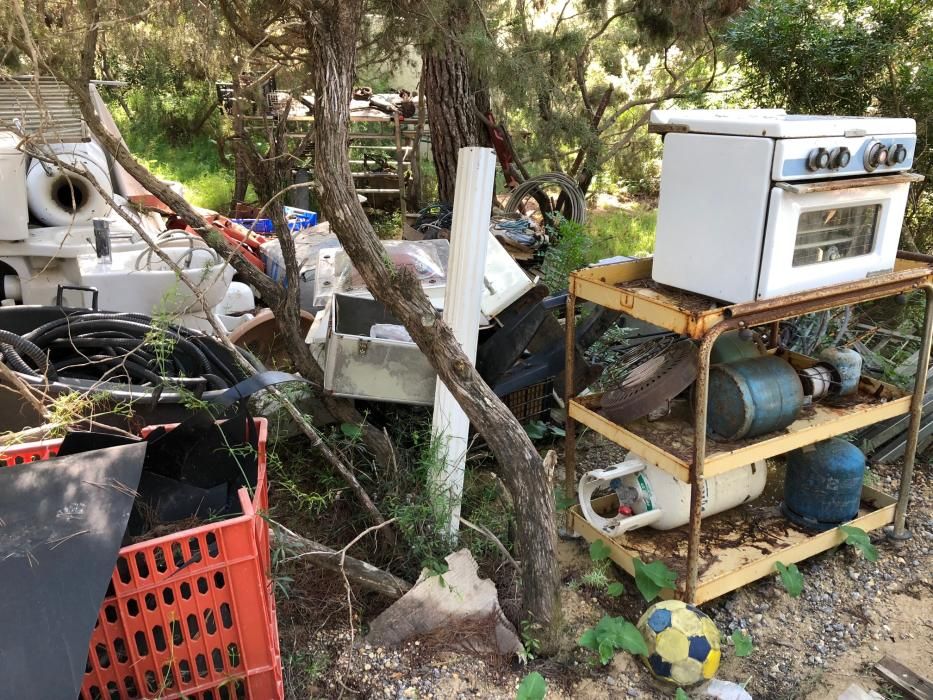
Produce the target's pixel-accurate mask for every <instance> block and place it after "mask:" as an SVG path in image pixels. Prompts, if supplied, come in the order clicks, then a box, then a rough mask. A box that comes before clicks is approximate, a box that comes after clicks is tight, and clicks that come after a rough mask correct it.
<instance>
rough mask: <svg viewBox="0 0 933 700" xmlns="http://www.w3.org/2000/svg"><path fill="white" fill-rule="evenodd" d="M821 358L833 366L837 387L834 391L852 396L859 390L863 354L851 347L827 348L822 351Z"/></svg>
mask: <svg viewBox="0 0 933 700" xmlns="http://www.w3.org/2000/svg"><path fill="white" fill-rule="evenodd" d="M820 359H821V360H823V361H824V362H826V363H827V364H828V365H830V366H831V367H832V368H833V380H834V381H835V387H834V391H833V392H832V393H834V394H837V395H839V396H850V395H852V394H855V393H857V392H858V383H859V379H861V376H862V356H861V355H859V354H858V352H856V351H855V350H852V349H851V348H826V349H825V350H823V352H821V353H820Z"/></svg>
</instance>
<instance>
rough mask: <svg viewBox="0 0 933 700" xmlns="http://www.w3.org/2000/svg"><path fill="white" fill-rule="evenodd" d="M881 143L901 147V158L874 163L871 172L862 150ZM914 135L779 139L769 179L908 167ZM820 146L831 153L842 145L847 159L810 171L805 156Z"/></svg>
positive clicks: (879, 172) (876, 172)
mask: <svg viewBox="0 0 933 700" xmlns="http://www.w3.org/2000/svg"><path fill="white" fill-rule="evenodd" d="M875 143H881V144H882V145H883V146H884V147H885V148H887V149H888V150H889V151H891V150H892V149H893V148H894V147H895V146H898V145H900V146H903V147H904V153H905V156H904V160H902V161H901V162H900V163H884V164H881V165H878V166H877V167H876V168H875V169H874V170H873V171H869V170H868V169H867V168H866V166H865V151H866V150H867V149H869V148H870V147H871V146H872V145H873V144H875ZM916 144H917V137H916V135H914V134H892V135H887V136H877V137H875V136H859V137H850V138H845V137H839V136H837V137H820V138H812V139H781V140H779V141H777V142H776V143H775V146H774V165H773V166H772V168H771V179H773V180H776V181H783V182H792V181H797V180H813V179H815V178H819V179H820V180H825V179H830V178H834V177H851V176H854V175H865V174H867V173H869V172H871V173H872V174H874V175H883V174H886V173H893V172H900V171H903V170H910V168H911V167H912V166H913V164H914V158H913V157H914V149H915V147H916ZM818 148H823V149H825V150H826V151H827V152H829V154H831V155H833V156H835V155H836V151H837V149H842V148H845V149H847V151H848V154H849V162H848V164H847V165H846V166H845V167H838V168H837V167H832V166H829V167H826V168H820V169H819V170H816V171H813V170H810V169H808V168H807V159H808V158H809V156H810V154H811V153H813V151H814V150H816V149H818Z"/></svg>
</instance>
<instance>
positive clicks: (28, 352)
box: [0, 330, 56, 379]
mask: <svg viewBox="0 0 933 700" xmlns="http://www.w3.org/2000/svg"><path fill="white" fill-rule="evenodd" d="M0 342H3V343H6V344H7V345H8V346H10V347H9V350H8V351H6V352H4V353H3V354H4V355H7V354H8V353H9V354H11V355H25V356H26V357H28V358H29V359H30V360H32V361H33V363H35V366H36V369H38V370H39V371H40V373H41V374H44V375H45V376H47V377H48V378H49V379H55V378H56V374H55V370H54V369H52V368H51V367H50V366H49V357H48V355H46V354H45V352H43V351H42V349H41V348H40V347H38V346H37V345H36V344H35V343H32V342H30V341H29V340H26V339H25V338H23V337H22V336H20V335H16V333H10V332H9V331H5V330H0ZM14 351H15V352H14ZM31 372H32V373H33V374H35V371H34V370H31Z"/></svg>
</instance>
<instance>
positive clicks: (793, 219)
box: [758, 183, 910, 299]
mask: <svg viewBox="0 0 933 700" xmlns="http://www.w3.org/2000/svg"><path fill="white" fill-rule="evenodd" d="M909 189H910V185H909V183H902V184H899V185H884V186H881V187H858V188H852V189H844V190H834V191H830V192H810V193H805V194H796V193H793V192H787V191H785V190H783V189H780V188H778V187H775V188H774V190H773V191H772V193H771V207H770V211H771V213H770V216H769V221H768V229H767V233H766V239H765V252H764V255H763V257H762V261H761V282H760V285H759V288H758V298H759V299H770V298H772V297H776V296H781V295H783V294H792V293H794V292H801V291H805V290H810V289H816V288H818V287H825V286H828V285H832V284H842V283H844V282H854V281H855V280H859V279H863V278H865V277H869V276H871V275H872V274H876V273H880V272H887V271H889V270H891V269H893V267H894V259H895V258H896V257H897V245H898V241H899V240H900V234H901V224H902V223H903V220H904V209H905V208H906V206H907V192H908V190H909ZM871 204H880V205H881V213H880V216H879V220H878V224H877V233H876V236H875V241H874V246H873V248H872V252H871V253H868V254H866V255H860V256H857V257H852V258H842V259H839V260H833V261H831V262H823V263H817V264H813V265H802V266H799V267H793V265H792V263H793V257H794V243H795V239H796V232H797V223H798V221H799V219H800V215H801V214H802V213H805V212H807V211H816V210H822V209H828V208H832V207H834V206H835V207H840V208H841V207H853V206H861V205H871Z"/></svg>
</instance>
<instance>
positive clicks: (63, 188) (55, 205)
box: [26, 143, 113, 226]
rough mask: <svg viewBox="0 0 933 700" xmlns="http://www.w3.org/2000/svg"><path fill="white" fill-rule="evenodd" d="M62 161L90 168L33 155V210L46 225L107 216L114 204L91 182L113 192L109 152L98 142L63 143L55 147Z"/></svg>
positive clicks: (28, 187)
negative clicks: (109, 202)
mask: <svg viewBox="0 0 933 700" xmlns="http://www.w3.org/2000/svg"><path fill="white" fill-rule="evenodd" d="M52 152H53V153H54V156H55V158H57V159H58V160H60V161H61V162H62V163H65V164H68V165H73V166H75V167H77V168H81V169H83V170H85V171H86V173H87V175H79V174H78V173H75V172H72V171H70V170H67V169H65V168H61V167H59V166H58V165H55V164H53V163H48V162H42V161H39V160H38V159H35V158H33V160H32V163H31V164H30V165H29V170H28V172H27V174H26V193H27V198H28V200H29V211H30V212H31V213H32V215H33V217H34V218H35V219H36V220H37V221H38V222H39V223H40V224H43V225H45V226H70V225H72V224H83V223H88V222H90V221H91V220H92V219H95V218H100V217H106V216H107V214H109V213H110V205H108V204H107V201H106V200H105V199H104V198H103V197H102V196H101V194H100V192H98V191H97V189H96V188H95V187H94V185H93V184H92V183H91V179H93V180H94V181H96V182H97V184H98V185H99V186H100V187H101V188H102V189H103V190H104V191H105V192H107V194H109V195H112V194H113V185H112V184H111V181H110V170H109V166H108V164H107V156H106V155H105V154H104V151H103V149H101V147H100V146H98V145H97V144H95V143H79V144H60V145H57V146H53V147H52Z"/></svg>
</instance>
